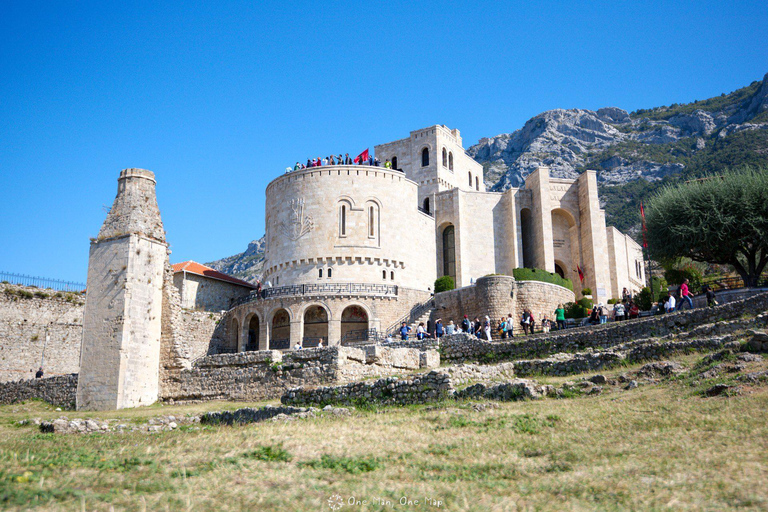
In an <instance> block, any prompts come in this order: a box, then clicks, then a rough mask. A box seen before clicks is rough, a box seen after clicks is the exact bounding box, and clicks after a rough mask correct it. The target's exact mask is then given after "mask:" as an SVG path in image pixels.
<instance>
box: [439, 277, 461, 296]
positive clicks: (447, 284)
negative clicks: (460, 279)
mask: <svg viewBox="0 0 768 512" xmlns="http://www.w3.org/2000/svg"><path fill="white" fill-rule="evenodd" d="M454 288H456V283H454V281H453V278H452V277H451V276H443V277H438V278H437V279H436V280H435V293H440V292H447V291H448V290H453V289H454Z"/></svg>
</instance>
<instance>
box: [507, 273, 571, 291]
mask: <svg viewBox="0 0 768 512" xmlns="http://www.w3.org/2000/svg"><path fill="white" fill-rule="evenodd" d="M512 275H513V276H514V278H515V279H516V280H517V281H541V282H542V283H551V284H556V285H558V286H562V287H563V288H568V289H569V290H571V291H573V283H572V282H571V280H570V279H563V278H562V277H560V276H559V275H558V274H553V273H552V272H547V271H546V270H541V269H540V268H516V269H514V270H513V271H512Z"/></svg>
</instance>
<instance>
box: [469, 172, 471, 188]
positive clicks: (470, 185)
mask: <svg viewBox="0 0 768 512" xmlns="http://www.w3.org/2000/svg"><path fill="white" fill-rule="evenodd" d="M469 188H472V173H471V172H470V173H469Z"/></svg>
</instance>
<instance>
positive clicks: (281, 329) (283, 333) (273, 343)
mask: <svg viewBox="0 0 768 512" xmlns="http://www.w3.org/2000/svg"><path fill="white" fill-rule="evenodd" d="M270 334H271V335H270V337H269V348H270V350H284V349H287V348H289V347H290V346H291V317H290V315H289V314H288V311H286V310H284V309H278V310H277V311H276V312H275V315H274V316H273V317H272V332H271V333H270Z"/></svg>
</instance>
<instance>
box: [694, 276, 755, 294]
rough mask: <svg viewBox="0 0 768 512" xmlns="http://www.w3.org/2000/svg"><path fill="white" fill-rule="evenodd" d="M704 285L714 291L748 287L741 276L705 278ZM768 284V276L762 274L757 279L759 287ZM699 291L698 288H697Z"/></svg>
mask: <svg viewBox="0 0 768 512" xmlns="http://www.w3.org/2000/svg"><path fill="white" fill-rule="evenodd" d="M701 284H702V285H709V286H711V287H712V290H713V291H716V292H717V291H720V290H738V289H740V288H746V287H745V286H744V280H743V279H742V278H741V277H722V278H716V279H703V280H702V283H701ZM763 286H768V276H766V275H762V276H760V277H759V278H758V279H757V287H758V288H760V287H763ZM696 291H698V290H696Z"/></svg>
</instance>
